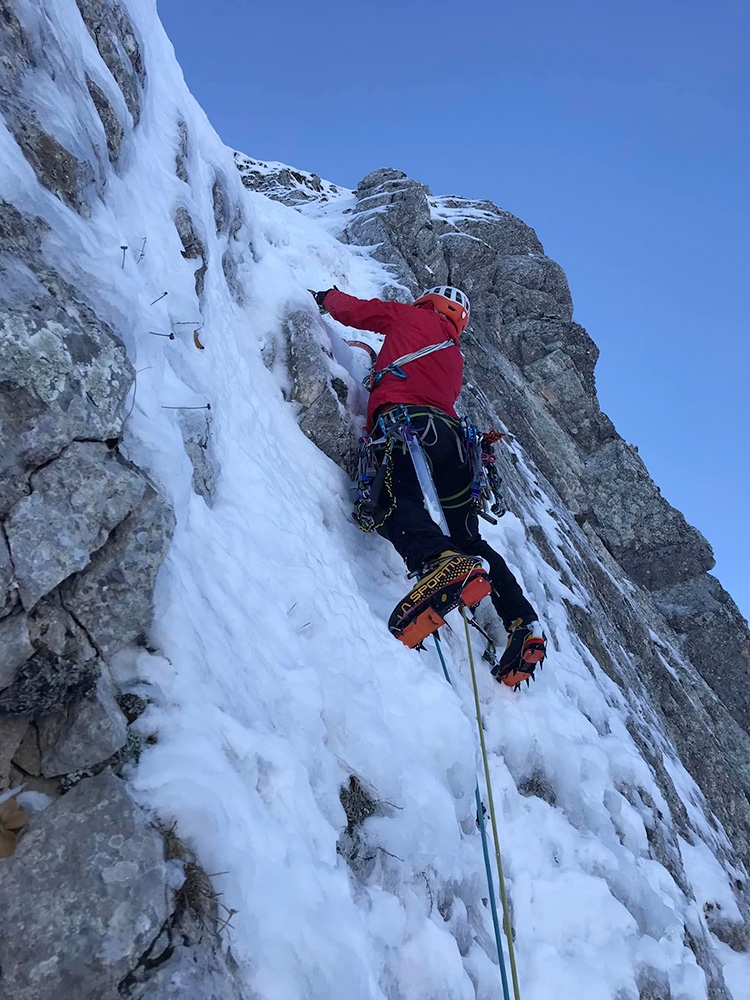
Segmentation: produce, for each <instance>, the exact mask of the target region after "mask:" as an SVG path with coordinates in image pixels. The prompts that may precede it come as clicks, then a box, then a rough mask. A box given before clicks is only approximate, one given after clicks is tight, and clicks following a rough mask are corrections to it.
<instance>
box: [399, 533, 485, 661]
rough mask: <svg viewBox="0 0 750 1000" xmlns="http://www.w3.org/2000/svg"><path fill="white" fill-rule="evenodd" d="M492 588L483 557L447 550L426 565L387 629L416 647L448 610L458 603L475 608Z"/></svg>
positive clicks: (402, 600) (435, 628)
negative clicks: (484, 567) (483, 566)
mask: <svg viewBox="0 0 750 1000" xmlns="http://www.w3.org/2000/svg"><path fill="white" fill-rule="evenodd" d="M491 590H492V587H491V585H490V581H489V577H488V576H487V573H486V572H485V570H484V569H483V568H482V561H481V559H479V558H478V557H476V556H465V555H463V553H461V552H455V551H454V550H453V549H446V550H445V551H444V552H441V553H440V555H439V556H438V557H437V559H434V560H432V561H431V562H430V563H429V564H428V565H426V566H425V567H424V573H423V575H422V577H421V579H420V581H419V583H418V584H417V585H416V586H415V587H412V589H411V590H410V591H409V593H408V594H407V595H406V596H405V597H403V598H402V599H401V600H400V601H399V602H398V604H397V605H396V607H395V608H394V609H393V613H392V614H391V617H390V618H389V619H388V628H389V629H390V631H391V632H392V633H393V635H395V636H396V638H397V639H400V640H401V642H403V643H404V645H406V646H409V647H410V648H411V649H413V648H414V647H415V646H418V645H419V643H420V642H422V640H423V639H426V638H427V636H428V635H431V634H432V633H433V632H436V631H437V630H438V629H439V628H440V626H441V625H444V624H445V617H444V616H445V615H447V614H448V612H449V611H452V610H453V609H454V608H457V607H458V606H459V604H464V605H466V606H467V607H472V606H473V605H475V604H478V603H479V602H480V601H481V600H482V598H484V597H487V595H488V594H489V593H490V592H491Z"/></svg>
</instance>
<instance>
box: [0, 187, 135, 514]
mask: <svg viewBox="0 0 750 1000" xmlns="http://www.w3.org/2000/svg"><path fill="white" fill-rule="evenodd" d="M45 228H46V227H45V223H44V222H43V220H41V219H32V218H28V217H25V216H23V215H21V213H20V212H18V211H17V210H16V209H15V208H13V207H12V206H10V205H7V204H5V205H0V252H3V253H4V254H6V255H7V257H6V259H8V260H13V261H15V262H16V268H15V270H16V273H19V268H23V269H25V273H26V275H27V278H26V285H25V286H21V287H18V286H17V287H16V288H15V289H14V291H15V294H14V299H15V302H14V304H12V305H9V306H6V307H5V308H4V309H3V311H2V313H1V314H0V454H1V455H2V458H1V459H0V515H3V514H6V513H7V512H8V510H10V508H11V507H12V506H13V504H15V503H16V502H17V501H18V500H19V499H20V498H21V497H22V496H23V495H24V494H25V493H26V492H27V491H28V481H29V476H30V474H31V472H33V471H34V470H35V469H38V468H39V467H40V466H41V465H43V464H44V463H46V462H49V461H50V460H51V459H53V458H56V457H57V456H58V455H59V454H60V452H61V451H62V450H63V449H64V448H65V447H66V446H67V445H69V444H71V443H72V442H73V441H74V440H76V439H88V440H91V439H99V440H102V441H105V440H107V439H110V438H116V437H117V436H118V435H119V431H120V426H121V421H122V404H123V402H124V400H125V397H126V395H127V393H128V391H129V389H130V387H131V385H132V382H133V377H134V376H133V369H132V367H131V365H130V363H129V362H128V360H127V357H126V355H125V349H124V347H123V346H122V344H121V343H120V342H119V341H118V340H117V339H116V338H115V336H114V334H113V333H112V331H111V330H110V329H109V327H107V325H106V324H105V323H103V322H101V321H100V320H98V319H97V317H96V316H95V315H94V313H93V311H92V310H91V309H90V308H88V307H87V306H85V305H84V304H83V303H82V302H81V301H80V297H79V296H77V295H76V293H75V292H74V290H73V289H72V288H71V287H70V286H69V285H68V284H67V283H65V282H63V281H62V280H61V279H60V278H59V277H58V276H57V275H55V274H54V273H53V272H51V271H50V270H49V269H48V268H46V267H45V266H44V265H43V264H42V262H41V260H40V237H41V234H43V233H44V230H45ZM0 277H1V276H0Z"/></svg>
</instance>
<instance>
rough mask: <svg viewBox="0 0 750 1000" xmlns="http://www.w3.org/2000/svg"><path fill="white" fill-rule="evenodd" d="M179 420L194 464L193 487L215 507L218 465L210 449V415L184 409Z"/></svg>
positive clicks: (210, 505) (183, 437)
mask: <svg viewBox="0 0 750 1000" xmlns="http://www.w3.org/2000/svg"><path fill="white" fill-rule="evenodd" d="M179 422H180V430H181V431H182V440H183V442H184V444H185V451H186V452H187V454H188V458H189V459H190V462H191V464H192V466H193V489H194V490H195V492H196V493H197V494H198V495H199V496H202V497H203V499H204V500H205V501H206V503H207V504H208V506H209V507H213V504H214V498H215V490H216V475H217V471H218V466H217V463H216V462H215V461H214V459H213V456H212V454H211V449H210V436H211V435H210V431H211V423H210V417H208V416H207V415H206V414H204V413H202V412H197V413H196V411H195V410H184V411H183V412H182V413H181V414H180V416H179Z"/></svg>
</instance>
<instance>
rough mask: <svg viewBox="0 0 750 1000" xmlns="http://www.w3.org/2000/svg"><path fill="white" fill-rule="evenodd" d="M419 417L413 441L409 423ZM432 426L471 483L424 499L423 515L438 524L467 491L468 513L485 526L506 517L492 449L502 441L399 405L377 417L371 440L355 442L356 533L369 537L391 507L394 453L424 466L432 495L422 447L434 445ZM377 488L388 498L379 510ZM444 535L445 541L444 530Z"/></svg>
mask: <svg viewBox="0 0 750 1000" xmlns="http://www.w3.org/2000/svg"><path fill="white" fill-rule="evenodd" d="M423 416H425V417H427V421H426V425H425V427H424V429H423V430H422V432H421V434H419V435H418V434H417V431H416V430H415V429H414V427H413V424H412V417H423ZM436 420H442V421H443V423H445V424H447V425H448V426H449V427H450V428H451V430H452V431H453V433H454V434H455V437H456V446H457V448H458V455H459V460H460V461H461V462H464V461H465V460H466V459H467V458H468V461H469V467H470V469H471V475H472V480H471V484H470V486H467V487H465V488H464V489H462V490H460V491H459V492H458V493H456V494H455V495H454V496H450V497H443V498H440V499H438V497H437V493H435V496H434V497H428V498H427V509H428V511H429V513H430V516H431V517H432V519H433V520H434V521H435V522H436V523H439V522H440V519H441V518H442V516H443V514H442V508H447V509H452V508H455V507H461V506H463V505H464V504H465V503H466V499H465V496H466V492H467V490H469V489H470V490H471V504H472V509H473V510H474V511H475V513H476V514H478V515H479V516H480V517H483V518H484V519H485V520H486V521H489V522H490V523H491V524H497V518H499V517H502V516H503V514H505V513H506V510H507V507H506V505H505V498H504V497H503V492H502V480H501V479H500V475H499V473H498V471H497V467H496V465H495V462H496V459H495V453H494V451H493V447H492V446H493V443H494V442H495V441H498V440H500V439H501V438H502V437H503V436H504V435H503V434H502V433H500V432H499V431H491V432H489V433H485V434H483V433H482V432H481V431H479V430H478V429H477V427H476V425H475V424H473V423H472V422H471V421H469V420H467V419H466V418H465V417H464V418H463V420H461V421H457V420H454V419H453V418H452V417H449V416H448V415H447V414H445V413H442V412H441V411H440V410H436V409H433V408H431V407H424V408H423V409H419V410H418V411H416V412H412V413H410V411H409V410H408V409H407V408H406V406H404V405H403V404H400V405H398V406H395V407H393V408H392V409H390V410H387V411H385V412H381V413H380V415H379V416H378V418H377V421H376V424H375V427H374V428H373V432H372V434H366V435H363V436H362V437H361V438H360V439H359V450H358V457H357V488H356V494H355V496H354V511H353V513H352V517H353V518H354V520H355V521H356V522H357V524H358V525H359V527H360V528H361V529H362V531H366V532H370V531H375V530H377V529H378V528H380V527H382V526H383V524H385V521H386V520H387V518H388V516H389V515H390V513H391V512H392V510H393V508H394V506H395V498H394V496H393V490H392V487H391V473H392V470H391V463H392V455H393V449H394V448H395V447H397V446H398V447H401V448H403V449H404V450H405V451H408V452H409V454H410V455H411V457H412V461H413V462H415V464H416V463H419V464H420V465H421V466H424V471H425V476H424V479H425V482H427V481H429V483H430V484H432V490H433V491H434V483H433V481H432V473H431V472H430V469H429V465H428V462H427V459H426V457H425V453H424V450H423V447H422V446H427V447H429V446H430V444H432V443H434V442H433V440H432V439H433V438H434V439H435V440H436V439H437V428H436V426H435V421H436ZM383 488H385V489H386V493H387V494H388V501H387V503H386V504H382V505H381V504H380V503H379V498H380V495H381V493H382V490H383ZM490 511H491V512H492V513H490ZM493 515H495V516H493ZM444 531H445V534H446V535H447V534H448V531H447V528H445V529H444Z"/></svg>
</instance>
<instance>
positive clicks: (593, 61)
mask: <svg viewBox="0 0 750 1000" xmlns="http://www.w3.org/2000/svg"><path fill="white" fill-rule="evenodd" d="M157 6H158V9H159V13H160V15H161V18H162V21H163V22H164V24H165V27H166V29H167V32H168V34H169V35H170V37H171V39H172V42H173V44H174V46H175V49H176V52H177V56H178V59H179V60H180V63H181V65H182V68H183V71H184V73H185V78H186V80H187V82H188V84H189V86H190V88H191V90H192V92H193V93H194V95H195V96H196V98H197V99H198V100H199V102H200V103H201V104H202V106H203V108H204V109H205V111H206V113H207V114H208V117H209V118H210V120H211V122H212V124H213V125H214V127H215V128H216V129H217V131H218V132H219V134H220V135H221V137H222V138H223V139H224V141H225V142H227V143H228V144H229V145H231V146H234V147H235V148H237V149H240V150H242V151H243V152H245V153H248V154H249V155H251V156H255V157H258V158H260V159H272V160H281V161H283V162H286V163H290V164H293V165H295V166H298V167H301V168H303V169H306V170H313V171H315V172H317V173H318V174H320V175H321V176H322V177H325V178H327V179H328V180H332V181H334V182H336V183H339V184H343V185H347V186H351V187H354V186H355V185H356V183H357V181H358V180H359V179H360V178H361V177H363V176H364V175H365V174H366V173H369V171H371V170H374V169H376V168H378V167H383V166H392V167H396V168H398V169H401V170H404V171H406V173H408V174H409V175H410V176H411V177H414V178H417V179H418V180H420V181H422V182H423V183H425V184H427V185H428V186H429V187H430V188H431V189H432V190H433V191H434V192H435V193H436V194H461V195H464V196H466V197H472V198H489V199H490V200H492V201H494V202H495V203H496V204H498V205H500V206H501V207H503V208H505V209H507V210H508V211H510V212H513V213H514V214H516V215H518V216H520V217H521V218H522V219H523V220H524V222H526V223H527V224H529V225H531V226H533V227H534V229H535V230H536V232H537V235H538V236H539V238H540V239H541V241H542V243H543V244H544V247H545V250H546V252H547V253H548V254H549V255H550V256H551V257H553V258H554V259H555V260H557V261H558V262H559V263H560V264H561V265H562V267H563V268H564V269H565V271H566V273H567V275H568V279H569V281H570V286H571V291H572V294H573V301H574V303H575V319H576V320H577V321H578V322H579V323H581V324H582V325H583V326H585V327H586V329H587V330H588V331H589V333H590V334H591V336H592V337H593V339H594V341H595V342H596V343H597V345H598V346H599V348H600V350H601V358H600V361H599V364H598V366H597V372H596V374H597V385H598V390H599V398H600V403H601V406H602V409H603V410H604V411H605V412H606V413H608V414H609V416H610V417H611V418H612V419H613V421H614V422H615V425H616V426H617V429H618V430H619V432H620V433H621V434H622V435H623V437H625V438H626V439H627V440H628V441H630V442H632V443H633V444H636V445H637V446H638V448H639V450H640V454H641V456H642V457H643V459H644V460H645V462H646V464H647V465H648V467H649V470H650V472H651V474H652V476H653V478H654V479H655V481H656V482H657V483H658V485H659V486H660V487H661V489H662V492H663V494H664V496H665V497H666V498H667V499H668V500H669V501H670V502H671V503H673V504H674V505H675V506H676V507H678V508H679V509H680V510H682V511H683V513H684V514H685V516H686V517H687V518H688V520H689V521H690V522H691V523H692V524H695V525H696V526H697V527H698V528H700V529H701V531H703V533H704V534H705V535H706V537H707V538H708V539H709V541H710V542H711V544H712V545H713V547H714V551H715V553H716V558H717V567H716V570H715V571H714V572H715V573H716V575H717V576H719V578H720V579H721V581H722V582H723V584H724V585H725V587H726V588H727V589H728V590H729V591H730V593H731V594H732V596H733V597H734V598H735V600H736V601H737V602H738V604H739V605H740V608H741V609H742V611H743V613H744V614H745V615H746V616H750V571H749V570H748V567H750V531H749V530H748V520H749V519H750V469H749V468H748V465H749V463H750V447H749V446H748V434H749V433H750V401H749V400H750V389H749V388H748V378H749V376H750V344H749V342H748V341H749V338H748V332H749V331H748V328H749V326H750V321H749V319H748V312H749V310H748V302H747V299H748V295H749V293H750V280H749V279H748V272H749V271H750V255H749V254H748V249H747V239H746V234H747V232H748V229H750V194H749V193H748V192H749V191H750V116H749V114H748V107H750V86H749V74H748V68H747V67H748V63H749V62H750V61H749V60H748V58H747V40H748V37H750V7H748V5H747V3H746V2H745V0H712V2H709V0H700V2H690V0H688V2H682V3H677V2H673V0H650V2H645V0H628V2H625V0H620V2H612V0H610V2H609V3H602V2H601V0H598V2H593V0H569V2H568V3H566V4H559V3H555V2H552V0H524V2H521V0H518V2H516V3H514V4H513V5H509V4H507V3H504V2H503V0H500V2H497V0H496V2H494V3H493V2H485V0H478V2H470V3H464V4H448V3H444V2H442V0H438V2H431V3H427V2H425V0H408V2H406V3H404V2H403V0H402V2H401V3H395V2H392V0H381V2H380V3H378V4H377V5H374V4H373V5H363V4H356V3H354V4H352V3H343V2H339V0H335V2H327V3H326V2H324V3H322V4H309V3H301V2H298V0H290V2H287V3H286V4H283V5H282V4H263V5H260V4H258V5H256V4H244V3H240V2H234V3H226V2H218V0H214V2H213V3H212V4H210V5H209V4H206V3H205V0H201V2H198V0H159V2H158V5H157Z"/></svg>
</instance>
